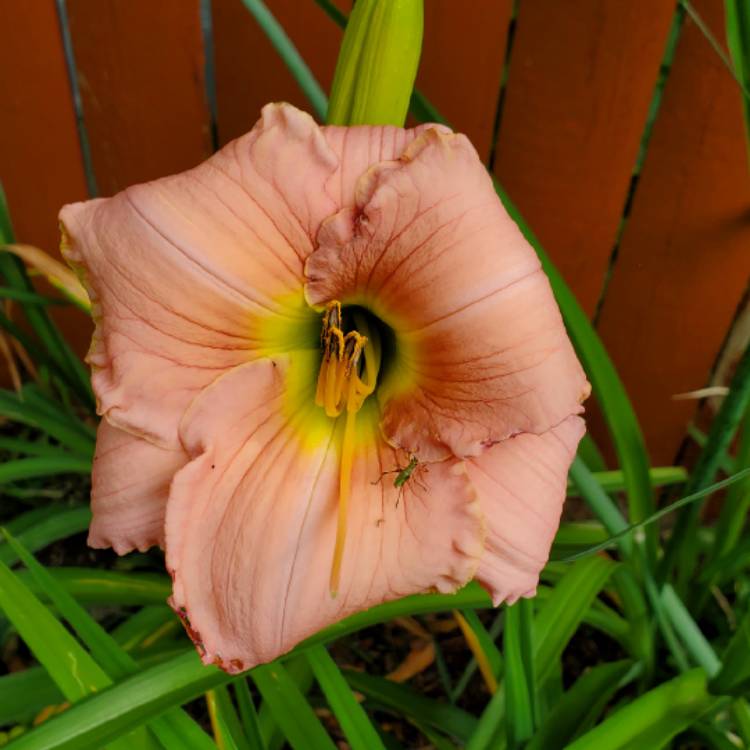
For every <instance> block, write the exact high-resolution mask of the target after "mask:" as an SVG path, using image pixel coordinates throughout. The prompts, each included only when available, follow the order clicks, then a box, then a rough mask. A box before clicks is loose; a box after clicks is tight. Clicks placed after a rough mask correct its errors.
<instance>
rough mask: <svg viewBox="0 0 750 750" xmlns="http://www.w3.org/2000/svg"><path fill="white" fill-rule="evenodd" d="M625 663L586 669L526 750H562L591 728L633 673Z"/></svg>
mask: <svg viewBox="0 0 750 750" xmlns="http://www.w3.org/2000/svg"><path fill="white" fill-rule="evenodd" d="M632 666H633V662H632V661H628V660H622V661H614V662H610V663H608V664H599V665H598V666H596V667H593V668H592V669H589V670H588V671H587V672H585V673H584V674H583V676H581V677H580V678H579V679H578V680H576V682H575V684H574V685H573V687H571V688H570V690H568V691H567V692H565V693H564V694H563V696H562V698H561V699H560V700H559V701H558V702H557V704H556V705H555V706H554V707H553V708H552V711H551V712H550V713H549V715H548V716H547V718H546V720H545V721H544V723H543V724H542V726H541V727H540V728H539V731H538V732H537V733H536V734H535V735H534V737H533V738H532V740H531V741H530V742H529V744H528V745H527V746H526V749H525V750H562V748H564V747H565V746H566V745H567V744H568V743H569V742H570V741H571V740H572V739H574V738H575V737H576V736H577V735H578V734H580V733H581V732H582V731H585V730H586V729H588V728H589V727H590V726H592V725H593V724H594V722H595V721H596V719H597V718H598V717H599V716H600V715H601V713H602V711H604V709H605V707H606V706H607V704H608V703H609V701H610V699H611V698H612V696H613V695H614V694H615V692H616V691H617V690H619V689H620V688H621V687H623V684H625V683H623V682H622V680H623V678H624V677H625V675H626V674H628V672H631V673H632V675H633V676H635V671H633V670H632Z"/></svg>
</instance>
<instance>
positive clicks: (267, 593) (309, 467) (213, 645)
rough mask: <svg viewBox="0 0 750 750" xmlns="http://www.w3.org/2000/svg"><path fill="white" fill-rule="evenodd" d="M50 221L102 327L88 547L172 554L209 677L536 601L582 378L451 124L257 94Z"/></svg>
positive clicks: (517, 238)
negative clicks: (386, 628)
mask: <svg viewBox="0 0 750 750" xmlns="http://www.w3.org/2000/svg"><path fill="white" fill-rule="evenodd" d="M61 221H62V226H63V250H64V253H65V255H66V258H67V259H68V261H69V262H70V263H71V264H72V265H73V266H74V267H75V268H77V269H79V270H80V272H81V276H82V279H83V281H84V283H85V286H86V287H87V290H88V292H89V295H90V297H91V301H92V312H93V315H94V319H95V321H96V331H95V334H94V337H93V343H92V347H91V350H90V352H89V355H88V361H89V362H90V364H91V367H92V370H93V375H92V382H93V387H94V390H95V392H96V395H97V398H98V404H99V411H100V413H101V415H102V417H103V419H102V422H101V426H100V428H99V434H98V444H97V454H96V462H95V467H94V477H93V497H92V507H93V512H94V517H93V522H92V525H91V530H90V536H89V543H90V544H91V545H92V546H94V547H107V546H111V547H113V548H114V549H115V550H116V551H117V552H118V553H120V554H123V553H126V552H128V551H129V550H132V549H134V548H137V549H141V550H143V549H146V548H147V547H149V546H151V545H154V544H159V545H162V546H164V547H165V550H166V563H167V566H168V568H169V570H170V573H171V575H172V577H173V582H174V586H173V595H172V598H171V600H170V603H171V605H172V607H173V608H174V609H175V610H176V611H177V612H178V613H179V614H180V615H181V617H182V618H183V620H184V622H185V624H186V627H187V629H188V632H189V633H190V635H191V637H192V638H193V640H194V641H195V642H196V644H197V646H198V649H199V651H200V653H201V655H202V658H203V660H204V661H205V662H207V663H215V664H218V665H219V666H221V667H222V668H223V669H226V670H228V671H231V672H236V671H239V670H243V669H246V668H249V667H251V666H253V665H255V664H258V663H260V662H265V661H269V660H271V659H273V658H275V657H276V656H278V655H279V654H282V653H284V652H285V651H287V650H289V649H290V648H291V647H292V646H294V645H295V644H296V643H298V642H300V641H301V640H303V639H304V638H306V637H307V636H309V635H311V634H312V633H314V632H316V631H317V630H319V629H320V628H322V627H323V626H325V625H327V624H330V623H331V622H334V621H336V620H339V619H340V618H342V617H344V616H346V615H349V614H351V613H353V612H356V611H358V610H362V609H364V608H367V607H369V606H372V605H374V604H378V603H381V602H383V601H386V600H390V599H394V598H396V597H402V596H404V595H406V594H413V593H416V592H425V591H431V590H437V591H442V592H452V591H454V590H456V589H457V588H459V587H460V586H462V585H463V584H465V583H466V582H467V581H469V580H470V579H472V578H473V577H475V576H476V577H477V578H478V579H479V581H480V582H481V583H482V584H483V585H484V586H485V587H486V588H487V589H488V590H489V591H490V593H491V594H492V597H493V600H494V601H495V603H499V602H501V601H509V602H510V601H514V600H515V599H516V598H518V597H519V596H529V595H532V594H533V593H534V591H535V588H536V585H537V581H538V575H539V571H540V569H541V568H542V566H543V565H544V563H545V561H546V559H547V555H548V552H549V547H550V544H551V540H552V537H553V535H554V533H555V530H556V528H557V524H558V519H559V515H560V510H561V505H562V501H563V498H564V494H565V484H566V475H567V469H568V466H569V464H570V462H571V460H572V457H573V454H574V452H575V449H576V445H577V443H578V441H579V439H580V438H581V436H582V434H583V432H584V426H583V422H582V420H581V419H580V418H579V417H578V416H576V415H577V414H578V413H580V412H581V411H582V407H581V402H582V401H583V399H584V398H585V397H586V396H587V395H588V392H589V386H588V384H587V383H586V379H585V377H584V374H583V372H582V370H581V367H580V366H579V363H578V361H577V360H576V357H575V355H574V353H573V351H572V348H571V345H570V343H569V341H568V338H567V336H566V334H565V331H564V328H563V324H562V321H561V318H560V315H559V312H558V309H557V307H556V305H555V302H554V300H553V297H552V294H551V291H550V288H549V284H548V282H547V279H546V277H545V276H544V274H543V272H542V271H541V269H540V265H539V262H538V260H537V258H536V256H535V254H534V252H533V251H532V249H531V248H530V246H529V245H528V244H527V242H526V241H525V240H524V238H523V237H522V235H521V233H520V232H519V230H518V228H517V227H516V226H515V224H514V223H513V222H512V221H511V219H510V218H509V217H508V215H507V214H506V212H505V210H504V209H503V207H502V205H501V204H500V202H499V201H498V199H497V197H496V196H495V193H494V191H493V189H492V184H491V182H490V179H489V177H488V175H487V173H486V171H485V169H484V168H483V166H482V164H481V162H480V160H479V159H478V157H477V154H476V152H475V150H474V149H473V147H472V146H471V144H470V143H469V141H468V140H467V139H466V138H465V137H464V136H463V135H457V134H453V133H451V132H450V131H448V130H447V129H446V128H441V127H437V126H421V127H418V128H415V129H412V130H403V129H400V128H395V127H390V126H385V127H351V128H344V127H319V126H318V125H316V124H315V122H314V121H313V120H312V119H311V118H310V117H309V116H308V115H306V114H304V113H302V112H300V111H298V110H296V109H294V108H293V107H291V106H289V105H286V104H272V105H268V106H267V107H266V108H265V109H264V110H263V114H262V118H261V120H260V121H259V122H258V124H257V125H256V126H255V128H254V129H253V130H252V132H250V133H248V134H247V135H245V136H243V137H241V138H239V139H238V140H236V141H234V142H232V143H230V144H229V145H227V146H226V147H225V148H223V149H222V150H221V151H219V152H218V153H217V154H215V155H214V156H213V157H211V158H210V159H209V160H208V161H206V162H205V163H204V164H202V165H200V166H198V167H196V168H195V169H192V170H190V171H188V172H185V173H183V174H180V175H176V176H173V177H167V178H165V179H161V180H157V181H156V182H152V183H149V184H146V185H138V186H135V187H131V188H128V189H127V190H125V191H124V192H122V193H120V194H118V195H116V196H114V197H113V198H109V199H99V200H93V201H89V202H86V203H77V204H74V205H70V206H66V207H65V208H64V209H63V210H62V212H61ZM407 466H408V467H409V470H408V471H404V470H405V469H406V467H407Z"/></svg>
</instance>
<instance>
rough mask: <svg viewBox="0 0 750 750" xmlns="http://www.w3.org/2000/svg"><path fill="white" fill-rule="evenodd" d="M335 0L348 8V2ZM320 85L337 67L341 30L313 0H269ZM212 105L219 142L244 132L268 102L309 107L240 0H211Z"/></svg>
mask: <svg viewBox="0 0 750 750" xmlns="http://www.w3.org/2000/svg"><path fill="white" fill-rule="evenodd" d="M337 5H338V6H339V7H340V9H341V10H343V11H344V12H346V13H348V12H349V10H350V8H351V4H350V3H348V2H346V0H340V1H339V2H338V3H337ZM267 6H268V8H269V10H270V11H271V12H272V13H273V14H274V16H275V17H276V19H277V20H278V21H279V23H281V24H282V25H283V27H284V29H285V31H286V32H287V34H288V35H289V37H290V38H291V39H292V41H293V42H294V44H295V45H296V46H297V48H298V49H299V51H300V54H301V55H302V56H303V57H304V59H305V61H306V62H307V64H308V65H309V66H310V68H311V69H312V71H313V73H314V74H315V76H316V77H317V79H318V81H319V82H320V85H321V86H322V87H323V90H324V91H326V92H328V90H329V89H330V86H331V81H332V80H333V72H334V70H335V68H336V58H337V56H338V49H339V45H340V43H341V36H342V33H341V30H340V29H339V28H338V26H337V25H336V24H335V23H334V22H333V21H332V20H331V19H330V18H328V16H326V14H325V13H324V12H323V10H321V8H319V7H318V6H317V5H316V3H314V2H313V0H303V1H301V0H269V2H267ZM212 10H213V27H214V45H215V60H216V106H217V120H218V128H217V129H218V135H219V142H220V144H224V143H226V142H227V141H231V140H232V139H233V138H237V137H238V136H240V135H242V134H243V133H245V132H247V131H248V130H249V129H250V128H251V127H252V126H253V125H254V124H255V121H256V120H257V119H258V116H259V114H260V109H261V107H262V106H263V105H264V104H266V103H267V102H277V101H287V102H290V103H291V104H294V105H295V106H297V107H300V108H301V109H304V110H306V111H308V112H309V111H310V105H309V103H308V102H307V99H306V98H305V96H304V94H303V93H302V91H301V90H300V88H299V86H297V84H296V83H295V81H294V78H292V75H291V73H289V71H288V70H287V69H286V67H285V66H284V63H283V62H282V61H281V58H280V57H279V55H278V53H277V52H276V50H274V48H273V47H272V46H271V43H270V42H269V41H268V39H267V38H266V36H265V34H264V33H263V31H262V30H261V28H260V26H258V24H257V23H256V21H255V19H254V18H253V16H252V15H251V14H250V12H249V11H248V10H247V9H246V8H245V6H244V5H243V3H242V0H213V2H212Z"/></svg>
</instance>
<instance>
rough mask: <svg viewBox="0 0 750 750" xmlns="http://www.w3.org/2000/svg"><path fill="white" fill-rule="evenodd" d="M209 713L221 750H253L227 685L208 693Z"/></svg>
mask: <svg viewBox="0 0 750 750" xmlns="http://www.w3.org/2000/svg"><path fill="white" fill-rule="evenodd" d="M206 703H207V704H208V713H209V716H210V717H211V726H212V727H213V730H214V737H216V744H217V746H218V747H219V750H251V748H250V745H249V743H248V741H247V738H246V737H245V735H244V733H243V731H242V727H241V726H240V720H239V718H238V717H237V712H236V711H235V708H234V705H233V704H232V699H231V698H230V697H229V691H228V690H227V686H226V685H221V686H219V687H217V688H214V689H213V690H209V691H208V692H207V693H206Z"/></svg>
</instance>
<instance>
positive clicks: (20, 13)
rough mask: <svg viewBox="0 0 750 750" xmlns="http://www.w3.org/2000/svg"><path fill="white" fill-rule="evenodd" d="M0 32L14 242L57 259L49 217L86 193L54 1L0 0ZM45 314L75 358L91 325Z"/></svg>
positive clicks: (1, 157) (0, 111)
mask: <svg viewBox="0 0 750 750" xmlns="http://www.w3.org/2000/svg"><path fill="white" fill-rule="evenodd" d="M0 28H2V29H5V30H7V31H8V32H9V33H6V34H4V35H3V43H2V45H0V92H2V95H1V96H0V128H2V138H0V180H1V181H2V183H3V185H4V187H5V191H6V194H7V198H8V204H9V207H10V212H11V216H12V219H13V226H14V230H15V233H16V237H17V239H18V240H19V241H22V242H26V243H30V244H33V245H37V246H38V247H41V248H44V249H45V250H46V251H47V252H49V253H50V254H53V255H57V257H58V258H59V257H60V256H59V244H60V238H59V230H58V225H57V213H58V211H59V210H60V207H61V206H62V205H63V204H64V203H69V202H71V201H77V200H83V199H84V198H86V197H87V190H86V178H85V173H84V169H83V161H82V158H81V150H80V145H79V140H78V130H77V125H76V115H75V111H74V107H73V99H72V94H71V87H70V81H69V79H68V71H67V67H66V63H65V52H64V49H63V43H62V37H61V34H60V26H59V23H58V17H57V10H56V8H55V0H35V1H34V2H17V1H16V0H0ZM39 286H40V290H41V291H43V292H45V293H49V291H50V289H49V286H47V285H45V284H43V283H40V285H39ZM53 313H54V317H55V320H56V321H57V322H58V324H59V325H61V326H62V328H63V331H64V332H65V334H66V337H67V338H68V340H69V341H70V343H71V344H72V345H73V347H74V348H75V350H76V351H77V352H78V353H79V354H83V353H84V352H85V351H86V349H87V348H88V342H89V339H90V336H91V330H92V328H93V325H92V324H91V321H90V320H88V318H87V317H86V316H85V315H84V314H83V313H82V312H80V311H79V310H78V309H76V308H65V309H57V310H53ZM0 369H2V370H4V369H5V366H4V365H1V366H0ZM4 375H5V373H4V372H3V377H4ZM0 379H2V378H0ZM3 384H4V385H8V383H7V382H5V381H4V382H3Z"/></svg>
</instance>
